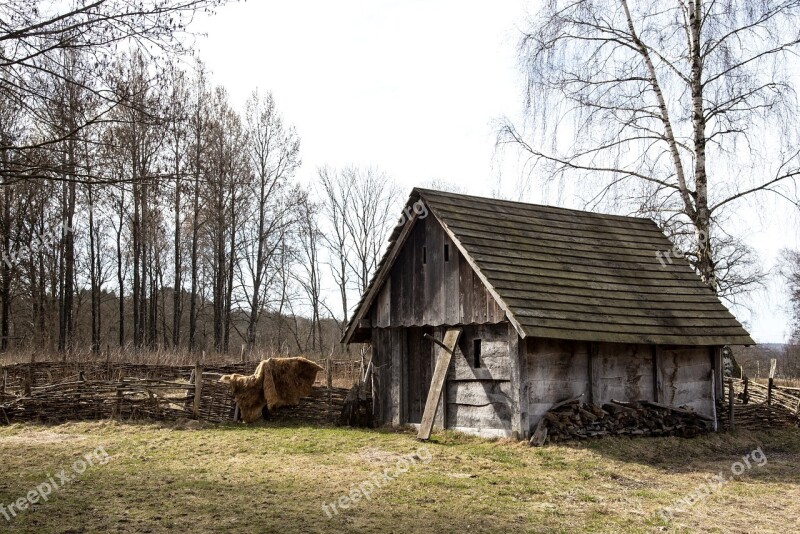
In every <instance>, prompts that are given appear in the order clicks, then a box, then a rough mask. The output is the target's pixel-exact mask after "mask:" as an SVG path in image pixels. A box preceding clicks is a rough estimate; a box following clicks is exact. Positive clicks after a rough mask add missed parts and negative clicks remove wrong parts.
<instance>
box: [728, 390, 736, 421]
mask: <svg viewBox="0 0 800 534" xmlns="http://www.w3.org/2000/svg"><path fill="white" fill-rule="evenodd" d="M734 427H735V422H734V418H733V378H729V379H728V430H733V429H734Z"/></svg>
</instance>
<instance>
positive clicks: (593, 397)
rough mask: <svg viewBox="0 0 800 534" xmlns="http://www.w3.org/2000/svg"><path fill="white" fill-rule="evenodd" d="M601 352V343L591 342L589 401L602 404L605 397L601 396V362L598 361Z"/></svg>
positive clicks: (589, 355)
mask: <svg viewBox="0 0 800 534" xmlns="http://www.w3.org/2000/svg"><path fill="white" fill-rule="evenodd" d="M599 354H600V345H598V344H597V343H595V342H591V343H589V354H588V356H587V358H589V403H590V404H600V403H601V402H603V399H601V398H600V362H598V361H597V360H598V355H599Z"/></svg>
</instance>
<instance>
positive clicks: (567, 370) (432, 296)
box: [343, 189, 754, 438]
mask: <svg viewBox="0 0 800 534" xmlns="http://www.w3.org/2000/svg"><path fill="white" fill-rule="evenodd" d="M672 247H673V245H672V243H671V242H670V241H669V240H668V239H667V237H666V236H665V235H664V234H663V233H662V232H661V231H660V230H659V228H658V227H657V225H656V224H655V223H654V222H653V221H652V220H649V219H643V218H635V217H622V216H614V215H603V214H598V213H590V212H584V211H576V210H569V209H563V208H556V207H551V206H540V205H533V204H524V203H518V202H510V201H505V200H496V199H489V198H481V197H474V196H466V195H458V194H452V193H443V192H439V191H431V190H426V189H414V190H413V191H412V193H411V196H410V198H409V200H408V203H407V205H406V208H405V210H404V217H403V219H402V220H401V223H400V224H399V225H398V226H397V227H396V228H395V230H394V232H393V233H392V235H391V237H390V239H389V244H388V248H387V251H386V253H385V256H384V257H383V259H382V261H381V263H380V264H379V266H378V269H377V271H376V274H375V275H374V277H373V279H372V281H371V283H370V285H369V287H368V288H367V291H366V292H365V294H364V295H363V296H362V298H361V301H360V302H359V304H358V307H357V309H356V310H355V312H354V314H353V317H352V318H351V320H350V322H349V324H348V327H347V331H346V333H345V335H344V338H343V342H345V343H369V344H370V345H371V346H372V362H373V373H372V386H373V408H374V415H375V418H376V421H377V422H379V423H391V424H395V425H406V424H418V423H420V422H421V421H422V419H423V412H425V407H426V400H427V399H428V396H429V394H430V396H431V399H432V400H433V412H431V414H430V417H432V422H433V423H432V424H433V426H434V428H450V429H456V430H460V431H464V432H469V433H474V434H479V435H483V436H516V437H519V438H525V437H527V436H529V435H530V433H531V431H532V428H534V427H535V425H536V424H537V423H538V421H539V419H541V417H542V416H543V415H544V413H546V412H547V410H548V409H549V408H550V407H551V406H552V405H553V404H554V403H557V402H560V401H563V400H565V399H568V398H571V397H575V396H577V395H580V394H583V398H584V399H585V401H587V402H595V403H603V402H607V401H610V400H612V399H613V400H617V401H630V400H649V401H654V402H658V403H660V404H666V405H670V406H686V407H689V408H691V409H693V410H695V411H696V412H698V413H701V414H703V415H709V416H710V415H712V414H713V413H714V404H715V400H716V399H717V398H720V396H721V394H722V374H721V371H722V364H721V349H722V347H723V346H724V345H752V344H754V343H753V340H752V339H751V338H750V336H749V334H748V333H747V332H746V331H745V330H744V329H743V328H742V325H741V324H740V323H739V322H738V321H737V320H736V319H735V318H734V317H733V315H731V313H730V312H729V311H728V310H727V308H725V306H723V305H722V303H721V302H720V301H719V299H718V298H717V297H716V295H714V293H713V292H712V291H711V290H710V289H708V288H707V287H706V286H705V285H704V284H703V283H702V282H701V280H700V278H699V277H698V276H697V274H695V272H694V271H693V270H692V268H691V267H690V265H689V263H688V262H687V261H685V260H684V259H682V258H679V257H676V256H674V255H673V254H672V253H671V251H672ZM456 340H457V341H456ZM448 344H452V345H453V346H454V347H453V350H452V351H447V350H446V349H445V348H444V347H445V346H446V345H448ZM437 361H440V362H441V363H440V365H439V368H440V369H437ZM435 371H436V375H437V376H436V377H434V373H435ZM432 384H433V385H434V387H433V389H432ZM428 404H430V403H428ZM430 411H431V410H430V409H429V412H430Z"/></svg>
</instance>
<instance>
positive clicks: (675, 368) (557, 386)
mask: <svg viewBox="0 0 800 534" xmlns="http://www.w3.org/2000/svg"><path fill="white" fill-rule="evenodd" d="M526 346H527V358H526V363H527V366H528V374H527V384H528V388H529V391H528V395H529V396H528V400H529V406H528V409H529V418H528V420H529V423H530V428H534V427H535V425H536V424H537V423H538V422H539V419H541V417H542V416H543V415H544V414H545V413H546V412H547V410H548V409H549V408H550V406H552V405H553V404H555V403H557V402H560V401H563V400H565V399H568V398H571V397H576V396H578V395H581V394H583V396H584V399H585V400H586V401H587V402H594V403H597V404H602V403H605V402H608V401H610V400H612V399H614V400H621V401H633V400H652V401H656V402H659V403H663V404H667V405H670V406H684V405H686V406H690V407H691V408H692V409H694V410H695V411H697V412H698V413H701V414H703V415H707V416H710V415H711V414H712V402H713V401H712V393H711V368H712V357H711V355H710V352H709V348H708V347H657V348H655V347H654V346H652V345H634V344H621V343H596V344H592V343H586V342H580V341H558V340H552V339H541V338H528V339H527V343H526Z"/></svg>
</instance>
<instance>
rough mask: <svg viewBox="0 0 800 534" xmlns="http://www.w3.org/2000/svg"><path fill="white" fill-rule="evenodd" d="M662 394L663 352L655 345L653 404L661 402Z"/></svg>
mask: <svg viewBox="0 0 800 534" xmlns="http://www.w3.org/2000/svg"><path fill="white" fill-rule="evenodd" d="M663 396H664V394H663V393H662V387H661V351H659V350H658V345H653V402H661V397H663Z"/></svg>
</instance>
